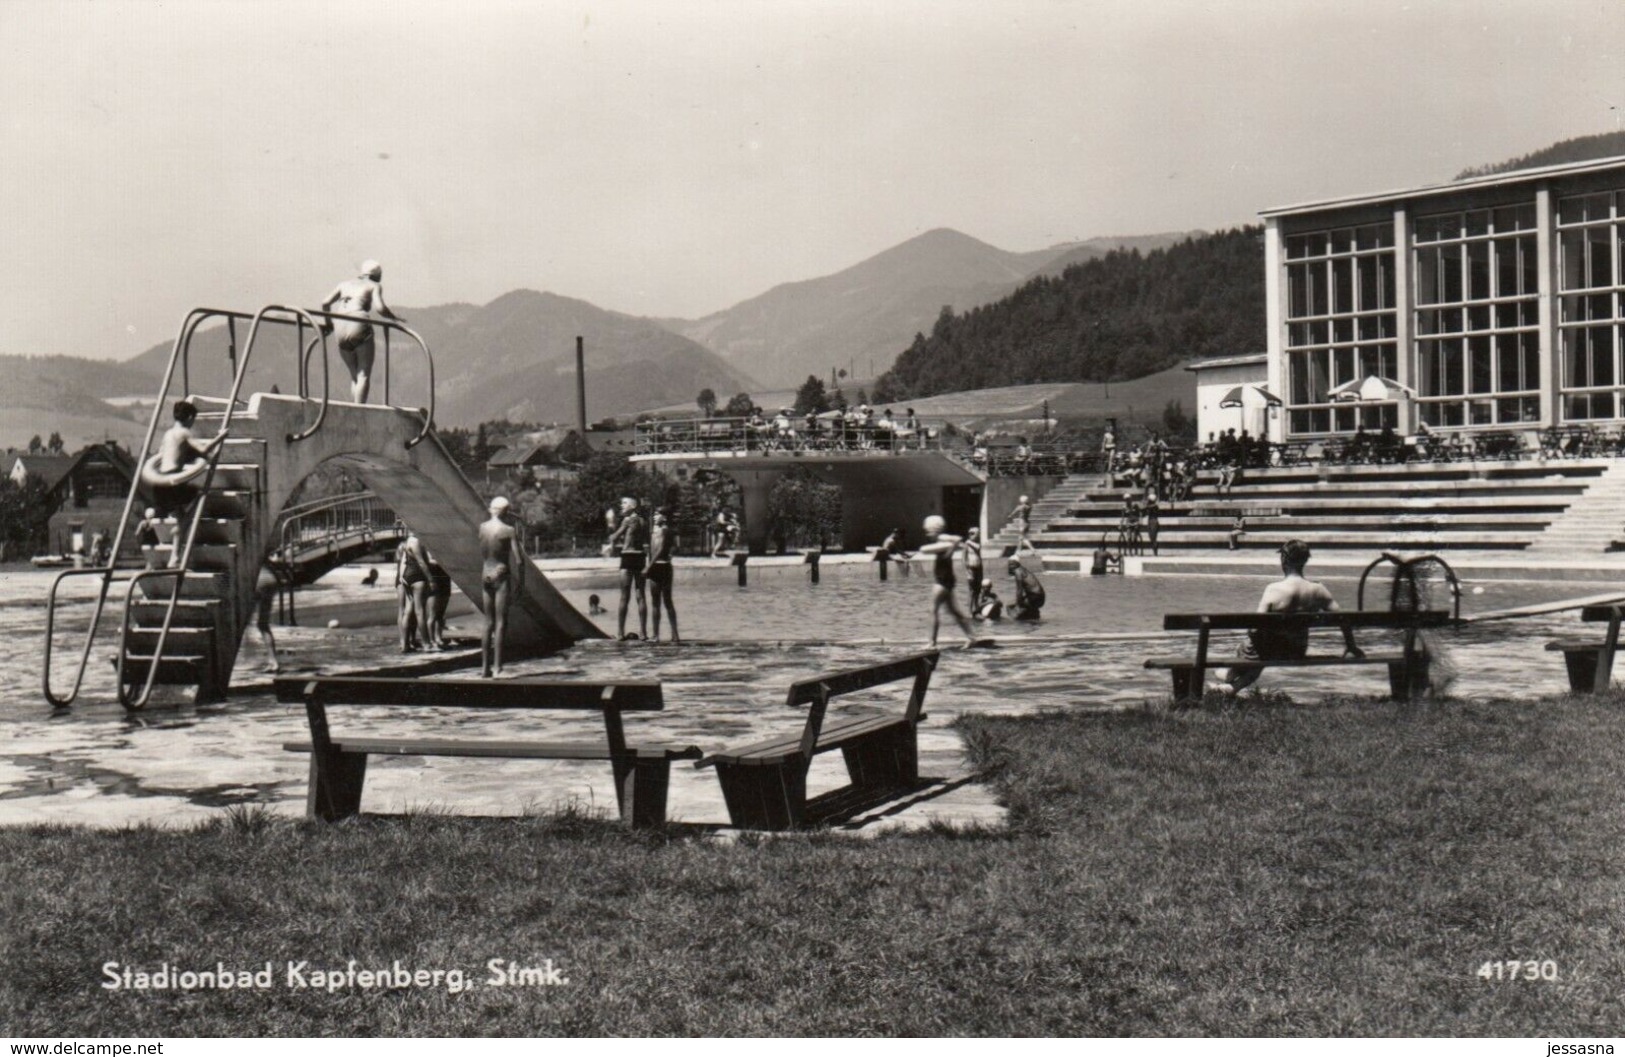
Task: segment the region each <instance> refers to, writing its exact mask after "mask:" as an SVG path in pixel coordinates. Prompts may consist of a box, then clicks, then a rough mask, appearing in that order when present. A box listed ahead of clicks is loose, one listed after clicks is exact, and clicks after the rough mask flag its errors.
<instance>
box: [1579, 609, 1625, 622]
mask: <svg viewBox="0 0 1625 1057" xmlns="http://www.w3.org/2000/svg"><path fill="white" fill-rule="evenodd" d="M1621 608H1625V606H1586V607H1585V608H1584V609H1582V610H1580V619H1581V620H1583V621H1586V622H1587V623H1591V624H1599V623H1600V624H1606V623H1608V621H1609V620H1611V619H1613V616H1614V610H1616V609H1621Z"/></svg>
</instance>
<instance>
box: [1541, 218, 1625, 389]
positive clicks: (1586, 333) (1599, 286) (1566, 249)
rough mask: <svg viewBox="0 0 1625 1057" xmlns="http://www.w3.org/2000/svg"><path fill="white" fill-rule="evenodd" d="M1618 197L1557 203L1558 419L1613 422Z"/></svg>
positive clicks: (1624, 240) (1622, 226) (1619, 384)
mask: <svg viewBox="0 0 1625 1057" xmlns="http://www.w3.org/2000/svg"><path fill="white" fill-rule="evenodd" d="M1622 256H1625V191H1605V192H1600V193H1593V194H1584V195H1571V196H1569V197H1566V198H1559V199H1558V204H1557V283H1558V299H1557V343H1558V349H1559V354H1558V365H1559V370H1560V371H1561V374H1560V380H1559V386H1560V389H1559V392H1560V394H1561V400H1560V405H1561V406H1560V408H1559V411H1560V414H1561V415H1562V417H1563V418H1564V419H1565V420H1569V421H1587V420H1595V419H1616V418H1619V417H1621V394H1622V392H1625V375H1622V374H1621V366H1622V365H1621V363H1620V355H1621V344H1620V339H1621V325H1622V317H1621V312H1620V294H1621V285H1622V284H1621V275H1620V271H1621V258H1622Z"/></svg>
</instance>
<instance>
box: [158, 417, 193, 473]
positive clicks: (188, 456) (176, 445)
mask: <svg viewBox="0 0 1625 1057" xmlns="http://www.w3.org/2000/svg"><path fill="white" fill-rule="evenodd" d="M202 457H203V453H202V452H201V451H199V450H198V447H197V445H196V444H194V443H192V431H191V430H190V429H189V428H187V427H186V426H183V425H181V424H180V423H179V422H177V423H175V424H174V425H173V426H170V427H169V428H168V429H167V430H165V431H164V436H163V439H162V440H160V441H159V442H158V471H159V472H160V473H180V472H181V471H182V470H184V469H186V467H187V464H188V463H193V462H196V461H197V460H198V459H201V458H202Z"/></svg>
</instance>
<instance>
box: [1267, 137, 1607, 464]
mask: <svg viewBox="0 0 1625 1057" xmlns="http://www.w3.org/2000/svg"><path fill="white" fill-rule="evenodd" d="M1262 216H1263V217H1264V224H1265V280H1266V285H1267V291H1266V294H1267V304H1268V311H1269V331H1268V340H1269V346H1268V363H1267V367H1268V375H1267V380H1266V384H1267V386H1268V388H1269V390H1270V391H1271V392H1273V393H1278V394H1280V396H1281V399H1282V400H1283V401H1284V403H1285V407H1284V408H1283V411H1282V413H1281V414H1280V415H1279V417H1276V418H1273V419H1271V420H1270V429H1271V432H1272V435H1273V437H1274V439H1276V440H1283V439H1286V438H1288V437H1290V438H1298V439H1309V438H1315V437H1323V436H1328V435H1334V434H1339V433H1349V432H1352V431H1353V430H1355V429H1356V428H1358V427H1359V426H1362V425H1363V426H1364V427H1365V428H1366V429H1379V428H1381V427H1383V426H1385V425H1386V426H1392V427H1393V428H1395V429H1396V430H1398V431H1400V432H1402V433H1411V432H1415V431H1416V430H1417V429H1418V428H1419V426H1420V425H1421V424H1426V426H1427V427H1429V428H1430V429H1433V430H1443V431H1453V430H1458V429H1460V430H1509V429H1519V430H1521V429H1538V428H1544V427H1547V426H1562V425H1592V426H1596V425H1609V426H1613V425H1617V424H1618V423H1619V421H1620V419H1622V418H1625V370H1622V367H1625V365H1622V363H1621V355H1622V351H1625V342H1622V340H1621V339H1622V337H1625V304H1622V300H1625V158H1610V159H1605V160H1601V161H1591V162H1580V163H1575V164H1570V165H1560V166H1551V167H1547V168H1541V169H1526V170H1523V171H1520V172H1514V173H1503V174H1499V175H1494V176H1483V177H1475V178H1471V179H1465V180H1458V181H1456V182H1454V183H1450V184H1444V185H1441V186H1435V187H1424V188H1419V189H1415V190H1409V191H1399V192H1393V193H1389V194H1380V195H1366V196H1360V197H1354V198H1342V199H1336V200H1333V201H1327V202H1316V203H1311V204H1307V205H1300V206H1289V207H1285V208H1280V209H1269V210H1265V211H1264V212H1263V214H1262Z"/></svg>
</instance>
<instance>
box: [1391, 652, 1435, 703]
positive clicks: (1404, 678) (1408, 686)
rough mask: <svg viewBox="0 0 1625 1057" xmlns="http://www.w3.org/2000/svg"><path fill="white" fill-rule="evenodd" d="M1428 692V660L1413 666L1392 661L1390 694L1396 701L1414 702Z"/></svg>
mask: <svg viewBox="0 0 1625 1057" xmlns="http://www.w3.org/2000/svg"><path fill="white" fill-rule="evenodd" d="M1427 692H1428V662H1427V658H1425V657H1419V658H1417V660H1416V661H1415V662H1414V663H1413V664H1409V665H1407V664H1406V663H1405V662H1404V661H1392V662H1390V663H1389V665H1388V694H1389V696H1390V697H1392V698H1393V699H1394V700H1395V701H1414V700H1416V699H1417V698H1419V697H1422V696H1423V695H1425V694H1426V693H1427Z"/></svg>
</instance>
